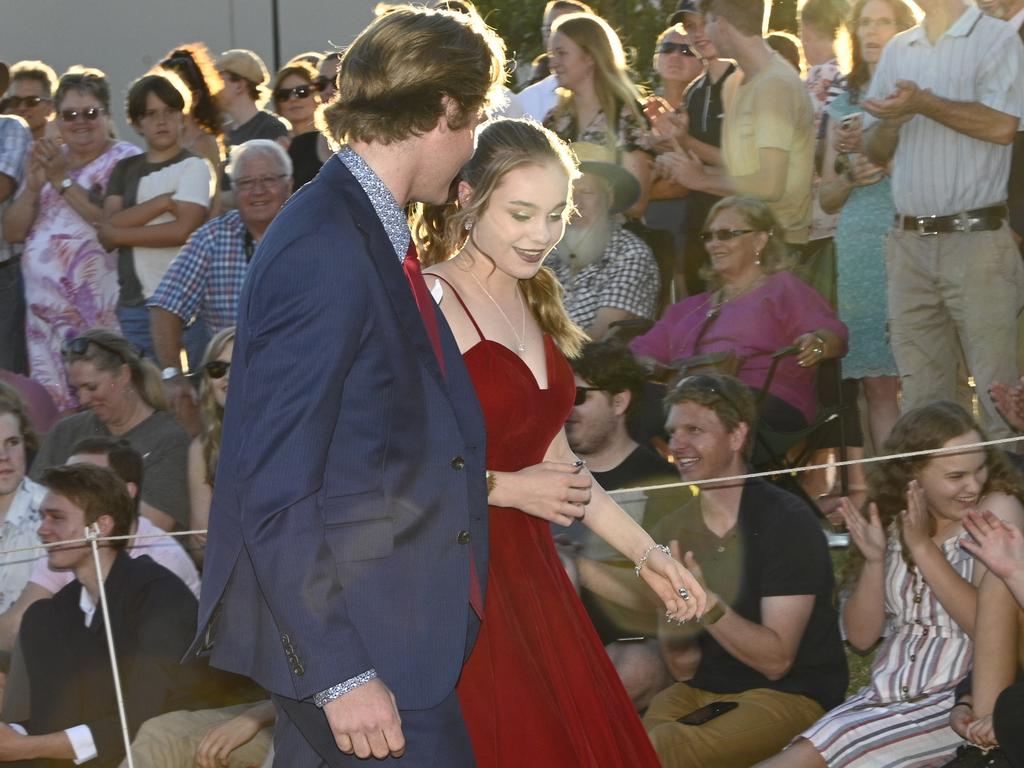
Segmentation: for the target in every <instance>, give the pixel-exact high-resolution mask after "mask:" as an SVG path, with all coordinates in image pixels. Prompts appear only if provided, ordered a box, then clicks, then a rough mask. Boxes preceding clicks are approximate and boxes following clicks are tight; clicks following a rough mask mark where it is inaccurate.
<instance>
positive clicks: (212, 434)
mask: <svg viewBox="0 0 1024 768" xmlns="http://www.w3.org/2000/svg"><path fill="white" fill-rule="evenodd" d="M234 340H235V328H234V326H232V327H231V328H225V329H224V330H222V331H218V332H217V333H216V334H214V337H213V338H212V339H210V343H209V344H207V345H206V351H205V352H204V353H203V362H202V367H201V369H200V370H202V374H201V378H200V379H199V419H200V424H201V428H202V431H201V432H200V433H199V439H200V445H202V447H203V466H204V468H205V469H206V482H207V483H208V484H209V485H211V486H212V485H213V478H214V476H216V474H217V462H218V461H220V441H221V435H222V430H223V429H224V406H223V405H221V404H220V403H218V402H217V397H216V395H214V392H213V379H211V378H210V374H208V373H207V372H206V364H207V363H209V362H211V361H212V360H216V359H217V358H218V357H219V356H220V353H221V352H223V351H224V348H225V347H227V345H228V344H230V343H231V342H233V341H234Z"/></svg>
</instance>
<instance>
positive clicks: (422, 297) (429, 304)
mask: <svg viewBox="0 0 1024 768" xmlns="http://www.w3.org/2000/svg"><path fill="white" fill-rule="evenodd" d="M402 268H403V269H404V270H405V276H406V278H407V279H408V280H409V287H410V288H412V295H413V298H414V299H416V306H417V308H419V310H420V317H422V318H423V325H424V327H425V328H426V330H427V336H429V337H430V343H431V344H433V345H434V354H435V355H436V356H437V364H438V365H440V366H441V373H442V374H443V373H444V355H443V354H442V353H441V335H440V334H439V333H438V332H437V317H436V316H435V315H434V298H433V297H432V296H431V295H430V291H428V290H427V284H426V282H424V280H423V273H422V272H421V271H420V257H419V254H418V253H416V243H413V242H410V243H409V250H408V251H406V253H405V261H404V262H403V263H402Z"/></svg>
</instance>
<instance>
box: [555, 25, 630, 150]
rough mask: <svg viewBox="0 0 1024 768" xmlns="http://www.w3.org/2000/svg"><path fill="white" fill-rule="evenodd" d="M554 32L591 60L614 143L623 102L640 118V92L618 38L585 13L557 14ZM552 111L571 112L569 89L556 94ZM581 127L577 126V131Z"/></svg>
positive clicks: (595, 82) (611, 30) (617, 141)
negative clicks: (565, 38)
mask: <svg viewBox="0 0 1024 768" xmlns="http://www.w3.org/2000/svg"><path fill="white" fill-rule="evenodd" d="M558 32H561V33H562V34H563V35H565V36H566V37H568V38H569V39H570V40H572V41H573V42H574V43H576V45H578V46H579V47H580V48H581V49H582V50H583V52H584V53H585V54H587V55H588V56H589V57H590V59H591V61H593V62H594V91H595V93H596V94H597V100H598V103H599V104H600V105H601V112H602V113H604V116H605V122H606V125H607V130H608V140H609V146H613V147H614V146H616V145H618V144H619V143H620V142H619V139H618V126H619V113H620V111H621V109H622V107H623V106H625V107H626V108H627V109H629V111H630V112H632V113H633V116H634V117H635V118H636V119H637V120H639V121H640V122H641V123H643V122H644V116H643V113H642V112H641V110H640V98H641V97H642V93H641V91H640V88H639V87H638V86H637V85H636V84H635V83H634V82H633V80H632V78H631V77H630V74H629V63H628V62H627V60H626V51H625V49H623V47H622V41H620V40H619V36H618V35H617V34H616V33H615V30H614V29H612V28H611V25H610V24H608V22H607V21H605V20H604V19H602V18H601V17H600V16H594V15H593V14H589V13H567V14H565V15H563V16H559V17H558V18H557V19H555V23H554V24H553V25H552V26H551V35H552V36H554V35H555V34H556V33H558ZM555 113H556V114H570V115H575V107H574V105H573V95H572V93H571V92H568V91H562V92H561V93H560V94H559V98H558V104H557V105H556V106H555ZM582 127H583V126H577V131H579V129H582ZM577 138H578V137H577Z"/></svg>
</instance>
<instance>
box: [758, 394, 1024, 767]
mask: <svg viewBox="0 0 1024 768" xmlns="http://www.w3.org/2000/svg"><path fill="white" fill-rule="evenodd" d="M984 439H985V438H984V436H983V435H982V433H981V431H980V430H979V429H978V427H977V425H976V424H975V423H974V421H973V419H972V418H971V417H970V415H969V414H968V413H967V412H966V411H964V409H963V408H961V407H960V406H958V405H956V404H954V403H949V402H937V403H933V404H931V405H927V406H924V407H922V408H917V409H915V410H913V411H910V412H909V413H907V414H905V415H904V416H903V417H902V418H901V419H900V420H899V421H897V422H896V425H895V426H894V427H893V430H892V435H891V436H890V438H889V440H888V441H887V442H886V444H885V452H886V453H887V454H900V453H905V452H913V451H932V450H936V449H939V448H944V449H954V450H953V452H949V453H943V454H940V455H930V456H926V457H924V458H921V457H917V458H913V459H890V460H887V461H885V462H883V463H881V464H879V465H878V466H877V469H876V470H874V471H873V472H872V474H871V475H870V489H869V498H870V500H871V503H870V504H869V506H868V514H867V515H866V516H865V515H862V514H861V513H860V512H859V511H857V510H856V509H855V508H854V507H853V505H852V504H851V503H850V501H849V500H848V499H844V504H843V507H842V510H843V517H844V518H845V520H846V523H847V526H848V527H849V529H850V535H851V537H852V539H853V542H854V544H856V550H854V551H852V552H851V556H850V561H849V565H848V578H847V580H846V581H847V583H846V588H845V590H844V594H843V604H842V611H841V616H842V624H843V629H844V630H845V635H846V637H847V640H848V641H849V643H850V645H851V646H853V647H854V648H856V649H858V650H860V651H865V652H866V651H868V650H870V649H871V648H873V647H874V646H875V644H876V643H880V645H879V647H878V650H877V653H876V655H875V660H874V663H873V665H872V667H871V678H870V680H869V681H868V684H867V685H866V686H864V687H863V688H861V689H860V690H859V691H858V692H857V693H855V694H854V695H853V696H851V697H850V698H849V699H847V701H846V702H844V703H843V704H841V705H839V706H838V707H836V708H835V709H833V710H832V711H830V712H828V713H827V714H826V715H825V716H824V717H823V718H821V719H820V720H819V721H818V722H817V723H815V724H814V725H812V726H811V727H810V728H808V729H807V730H806V731H804V732H803V734H801V735H800V736H799V737H797V739H795V740H794V741H793V743H792V744H790V746H789V747H788V748H787V749H786V750H785V751H784V752H782V753H781V754H780V755H777V756H775V757H774V758H772V759H771V760H768V761H766V762H764V763H761V764H760V766H759V768H825V767H826V766H828V768H937V766H941V765H944V764H945V763H946V762H947V761H948V760H949V759H950V758H951V757H952V755H953V751H954V749H955V748H956V746H957V745H958V744H959V743H960V742H961V741H962V740H961V738H960V737H959V736H958V735H957V734H956V733H955V732H954V731H953V729H952V728H950V726H949V711H950V708H951V707H952V706H953V703H954V699H955V689H956V686H957V684H958V683H959V682H960V681H961V680H962V679H963V678H964V676H965V675H966V674H967V672H968V670H969V669H970V665H971V657H972V651H973V648H974V645H975V643H978V644H979V646H978V648H979V651H980V650H981V648H982V646H981V645H980V644H981V643H982V642H984V643H986V644H987V643H990V642H991V641H992V640H993V638H992V637H991V635H992V634H993V633H994V632H996V631H997V630H994V629H993V628H992V626H991V624H987V625H986V626H985V632H984V633H979V632H977V631H976V629H977V626H976V625H977V624H978V622H977V621H976V619H977V617H978V605H979V603H986V604H988V602H989V601H990V600H991V599H992V596H995V599H999V594H1000V593H1001V591H1002V590H1000V589H999V588H1000V587H1001V582H1000V580H999V577H998V576H997V575H996V574H991V575H989V574H988V570H987V568H986V567H985V566H984V564H982V563H981V562H980V561H977V560H975V559H974V558H973V557H972V556H971V555H970V553H968V552H967V551H965V550H964V549H963V548H962V547H961V543H960V542H961V539H963V538H965V537H966V536H967V534H966V532H965V531H964V527H963V524H962V521H963V519H964V517H965V516H966V515H967V513H968V512H969V511H971V510H972V509H983V510H988V511H990V512H992V513H993V514H995V515H996V516H997V517H999V518H1001V519H1003V520H1005V521H1006V522H1008V523H1010V524H1012V525H1016V526H1019V525H1020V524H1021V520H1022V517H1024V511H1022V507H1021V504H1020V500H1019V498H1020V495H1021V492H1022V488H1021V485H1020V481H1019V480H1018V478H1017V475H1016V473H1015V472H1014V471H1013V470H1012V469H1011V468H1010V466H1009V464H1008V463H1007V459H1006V458H1005V456H1004V455H1003V454H1002V453H1001V452H1000V451H999V450H998V449H993V448H991V447H989V448H987V449H982V448H972V447H971V446H972V445H973V444H975V443H978V442H980V441H982V440H984ZM957 448H960V449H961V450H955V449H957ZM982 623H983V622H982ZM1014 630H1015V627H1012V626H1010V627H1008V628H1007V629H1006V631H1007V633H1008V634H1009V633H1010V632H1013V631H1014ZM998 631H1002V630H998ZM986 647H987V645H986ZM975 682H976V683H977V682H978V681H975ZM986 698H987V699H989V700H991V701H992V702H994V700H995V697H994V696H988V697H986ZM990 706H991V705H990ZM975 714H976V715H977V716H978V717H981V716H984V715H986V714H991V710H990V711H989V712H976V713H975Z"/></svg>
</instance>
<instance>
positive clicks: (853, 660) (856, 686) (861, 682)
mask: <svg viewBox="0 0 1024 768" xmlns="http://www.w3.org/2000/svg"><path fill="white" fill-rule="evenodd" d="M848 551H849V550H846V549H833V550H830V552H831V554H832V570H833V572H834V573H835V575H836V584H839V583H841V581H842V578H843V568H844V567H845V565H846V556H847V553H848ZM874 658H875V652H874V651H873V650H872V651H871V652H870V653H867V654H864V655H861V654H859V653H855V652H854V651H853V650H851V649H850V648H849V647H847V649H846V661H847V663H848V664H849V665H850V686H849V687H848V688H847V689H846V695H847V696H849V695H850V694H851V693H854V692H856V691H858V690H860V689H861V688H863V687H864V686H865V685H867V682H868V677H869V675H868V673H869V672H870V670H871V662H872V661H873V660H874Z"/></svg>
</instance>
